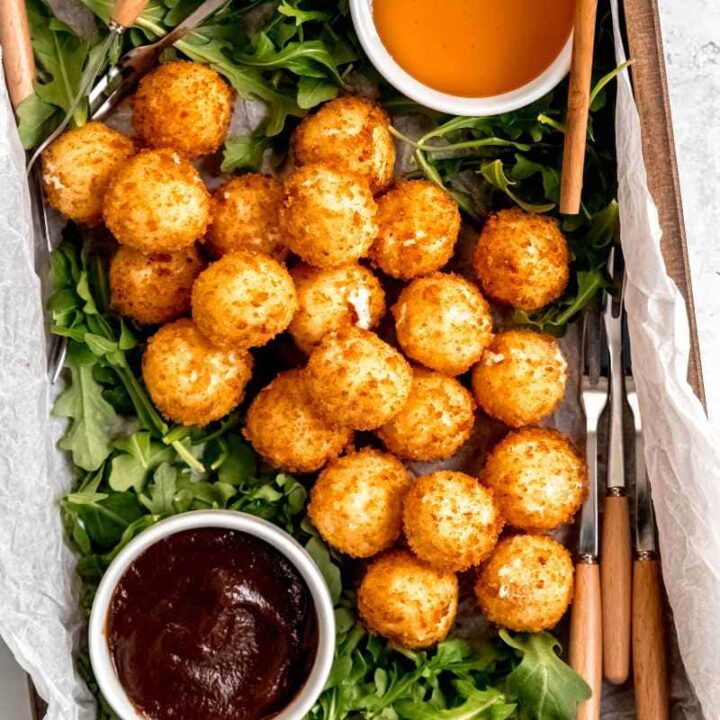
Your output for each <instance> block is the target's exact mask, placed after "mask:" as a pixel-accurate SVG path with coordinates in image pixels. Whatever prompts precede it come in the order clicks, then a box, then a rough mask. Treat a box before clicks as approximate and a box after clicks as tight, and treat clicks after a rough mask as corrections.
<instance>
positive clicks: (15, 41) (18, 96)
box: [0, 0, 35, 108]
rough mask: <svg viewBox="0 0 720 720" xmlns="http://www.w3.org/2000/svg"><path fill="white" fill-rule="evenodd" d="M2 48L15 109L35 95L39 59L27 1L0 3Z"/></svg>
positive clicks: (0, 1) (9, 89)
mask: <svg viewBox="0 0 720 720" xmlns="http://www.w3.org/2000/svg"><path fill="white" fill-rule="evenodd" d="M0 45H1V46H2V54H3V66H4V67H5V81H6V83H7V86H8V92H9V93H10V102H11V103H12V105H13V107H14V108H17V106H18V105H19V104H20V103H21V102H22V101H23V100H24V99H25V98H26V97H27V96H28V95H31V94H32V92H33V83H34V82H35V59H34V58H33V50H32V43H31V42H30V27H29V25H28V18H27V9H26V7H25V0H0Z"/></svg>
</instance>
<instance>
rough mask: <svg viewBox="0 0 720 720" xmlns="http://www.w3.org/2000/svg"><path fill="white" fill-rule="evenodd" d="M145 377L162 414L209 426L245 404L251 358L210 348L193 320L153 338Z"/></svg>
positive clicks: (144, 362) (145, 355)
mask: <svg viewBox="0 0 720 720" xmlns="http://www.w3.org/2000/svg"><path fill="white" fill-rule="evenodd" d="M142 374H143V379H144V380H145V385H146V386H147V389H148V392H149V393H150V397H151V398H152V400H153V402H154V403H155V405H156V406H157V408H158V410H160V412H161V413H162V414H163V415H164V416H165V417H166V418H167V419H168V420H172V421H174V422H178V423H180V424H182V425H207V424H208V423H209V422H212V421H213V420H219V419H220V418H222V417H224V416H225V415H227V414H228V413H229V412H230V411H232V410H234V409H235V408H236V407H237V406H238V405H239V404H240V402H241V401H242V399H243V395H244V393H245V385H246V384H247V382H248V380H249V379H250V376H251V374H252V357H251V356H250V354H249V353H247V352H243V351H238V350H222V349H220V348H216V347H215V346H214V345H211V344H210V343H209V342H208V341H207V339H206V338H205V337H204V336H203V335H202V334H201V333H200V331H199V330H198V328H197V326H196V325H195V323H194V322H193V321H192V320H189V319H187V318H184V319H182V320H176V321H175V322H174V323H170V324H169V325H163V327H161V328H160V329H159V330H158V331H157V332H156V333H155V334H154V335H153V336H152V337H151V338H150V339H149V340H148V344H147V347H146V349H145V352H144V353H143V357H142Z"/></svg>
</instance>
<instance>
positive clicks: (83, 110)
mask: <svg viewBox="0 0 720 720" xmlns="http://www.w3.org/2000/svg"><path fill="white" fill-rule="evenodd" d="M27 11H28V23H29V26H30V36H31V39H32V45H33V50H34V53H35V58H36V60H37V64H38V68H39V70H40V77H39V78H38V82H36V84H35V95H36V96H37V101H32V102H30V103H28V104H27V106H26V108H25V110H24V112H23V113H22V114H21V115H20V121H21V126H20V128H21V130H20V133H21V137H23V138H25V139H26V140H33V139H35V138H39V137H40V132H41V129H44V126H45V125H46V124H47V123H48V121H49V120H50V118H51V117H53V115H55V117H56V119H57V120H59V119H60V117H62V115H64V114H65V113H67V112H70V110H71V109H72V105H73V101H74V100H75V96H76V94H77V91H78V88H79V87H80V81H81V78H82V75H83V68H84V67H85V63H86V61H87V59H88V54H89V52H90V44H89V43H88V41H87V40H84V39H83V38H80V37H78V36H77V35H75V33H74V32H73V31H72V30H71V29H70V28H69V27H68V26H67V25H65V23H62V22H60V21H59V20H58V19H57V18H55V17H53V15H52V14H51V13H50V12H49V11H48V9H47V7H46V6H45V5H44V4H43V3H42V2H40V0H28V3H27ZM51 108H52V109H53V112H52V113H51V112H50V110H51ZM31 109H32V110H33V112H32V113H31V112H29V110H31ZM56 110H60V111H62V113H57V114H56V113H55V111H56ZM86 114H87V104H86V103H81V104H80V106H79V107H77V108H76V109H75V110H74V112H73V119H74V121H75V122H76V123H77V124H82V123H83V122H85V117H86ZM23 123H24V125H23Z"/></svg>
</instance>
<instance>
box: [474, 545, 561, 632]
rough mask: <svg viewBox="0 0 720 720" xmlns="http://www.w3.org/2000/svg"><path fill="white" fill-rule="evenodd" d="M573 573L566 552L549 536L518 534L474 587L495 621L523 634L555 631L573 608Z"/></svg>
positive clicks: (501, 547) (495, 555)
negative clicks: (567, 612) (566, 613)
mask: <svg viewBox="0 0 720 720" xmlns="http://www.w3.org/2000/svg"><path fill="white" fill-rule="evenodd" d="M573 579H574V568H573V563H572V558H571V557H570V553H569V552H568V551H567V549H566V548H565V547H564V546H563V545H561V544H560V543H559V542H557V540H553V539H552V538H551V537H548V536H547V535H513V536H512V537H509V538H506V539H505V540H503V541H502V542H501V543H499V544H498V546H497V547H496V548H495V552H493V554H492V555H491V556H490V559H489V560H488V561H487V563H485V565H483V568H482V570H481V571H480V577H479V578H478V581H477V583H476V585H475V594H476V596H477V599H478V602H479V603H480V607H481V608H482V611H483V613H485V616H486V617H487V619H488V620H490V622H493V623H496V624H498V625H502V626H503V627H507V628H510V629H511V630H516V631H518V632H542V631H543V630H551V629H552V628H554V627H555V626H556V625H557V624H558V623H559V622H560V619H561V618H562V616H563V615H564V614H565V611H566V610H567V609H568V606H569V605H570V602H571V601H572V595H573Z"/></svg>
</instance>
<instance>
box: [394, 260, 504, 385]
mask: <svg viewBox="0 0 720 720" xmlns="http://www.w3.org/2000/svg"><path fill="white" fill-rule="evenodd" d="M392 312H393V315H394V316H395V328H396V330H397V338H398V342H399V343H400V346H401V347H402V349H403V351H404V352H405V354H406V355H407V356H408V357H410V358H412V359H413V360H415V361H416V362H419V363H420V364H421V365H425V366H426V367H429V368H431V369H432V370H437V371H438V372H441V373H445V374H446V375H461V374H462V373H464V372H466V371H467V370H469V369H470V367H471V366H472V365H473V364H474V363H476V362H477V361H478V360H479V359H480V358H481V357H482V354H483V350H485V348H486V347H487V346H488V344H489V343H490V340H491V339H492V316H491V314H490V307H489V306H488V304H487V302H486V301H485V298H484V297H483V296H482V295H481V294H480V291H479V290H478V289H477V288H476V287H475V285H473V284H472V283H471V282H468V281H467V280H465V278H463V277H460V276H459V275H455V274H453V273H433V274H432V275H428V276H427V277H422V278H417V279H416V280H413V281H412V282H411V283H410V284H409V285H408V286H407V287H406V288H405V289H404V290H403V291H402V292H401V293H400V297H399V298H398V301H397V303H395V306H394V307H393V309H392Z"/></svg>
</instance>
